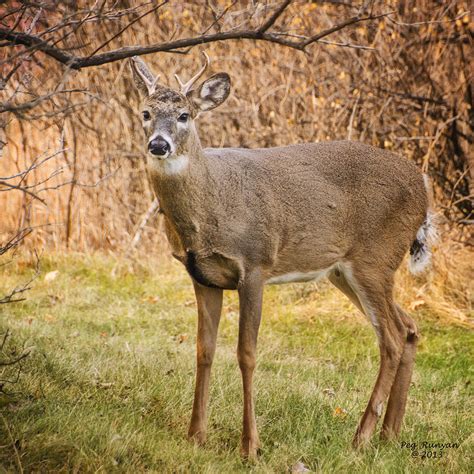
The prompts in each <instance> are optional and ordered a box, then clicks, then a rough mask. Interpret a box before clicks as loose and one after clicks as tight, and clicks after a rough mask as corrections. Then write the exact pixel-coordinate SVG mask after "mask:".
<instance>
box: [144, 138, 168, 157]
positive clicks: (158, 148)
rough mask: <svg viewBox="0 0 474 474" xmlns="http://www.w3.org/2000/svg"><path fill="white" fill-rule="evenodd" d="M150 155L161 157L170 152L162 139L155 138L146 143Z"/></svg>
mask: <svg viewBox="0 0 474 474" xmlns="http://www.w3.org/2000/svg"><path fill="white" fill-rule="evenodd" d="M148 150H149V151H150V153H151V154H152V155H156V156H163V155H166V153H168V152H169V151H170V150H171V147H170V144H169V143H168V142H167V141H166V140H165V139H164V138H163V137H156V138H154V139H153V140H151V141H150V143H148Z"/></svg>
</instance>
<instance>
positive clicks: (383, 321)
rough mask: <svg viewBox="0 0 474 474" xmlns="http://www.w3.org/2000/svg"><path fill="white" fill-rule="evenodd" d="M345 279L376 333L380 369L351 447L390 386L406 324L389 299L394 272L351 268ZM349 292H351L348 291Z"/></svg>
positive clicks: (372, 421)
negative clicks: (351, 270)
mask: <svg viewBox="0 0 474 474" xmlns="http://www.w3.org/2000/svg"><path fill="white" fill-rule="evenodd" d="M345 280H346V283H347V284H348V286H349V287H350V289H351V290H352V292H353V293H355V294H356V295H357V299H358V300H359V302H360V306H362V309H363V312H364V313H365V314H366V315H367V316H368V317H369V319H370V321H371V322H372V325H373V326H374V328H375V331H376V333H377V337H378V342H379V348H380V368H379V373H378V376H377V380H376V382H375V386H374V389H373V391H372V395H371V397H370V400H369V403H368V405H367V408H366V409H365V412H364V414H363V416H362V418H361V420H360V422H359V426H358V428H357V431H356V434H355V436H354V440H353V444H354V446H356V447H357V446H360V445H362V444H365V443H366V442H368V441H369V440H370V438H371V436H372V434H373V432H374V430H375V427H376V425H377V421H378V419H379V418H380V417H381V415H382V412H383V407H384V403H385V401H386V400H387V398H388V396H389V394H390V390H391V388H392V385H393V382H394V380H395V376H396V373H397V369H398V366H399V363H400V360H401V357H402V353H403V348H404V343H405V340H406V332H407V330H406V327H405V325H404V324H403V323H402V320H401V317H400V315H399V313H398V311H397V310H396V307H395V306H394V304H393V302H392V288H393V271H391V270H389V269H385V270H381V269H380V268H377V267H371V268H369V267H366V268H364V269H358V268H354V269H353V272H349V271H348V272H346V275H345ZM349 293H350V292H349Z"/></svg>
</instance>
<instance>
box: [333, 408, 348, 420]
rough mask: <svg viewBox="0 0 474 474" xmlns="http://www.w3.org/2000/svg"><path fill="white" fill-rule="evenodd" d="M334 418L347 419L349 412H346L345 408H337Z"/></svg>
mask: <svg viewBox="0 0 474 474" xmlns="http://www.w3.org/2000/svg"><path fill="white" fill-rule="evenodd" d="M332 416H334V417H335V418H345V417H346V416H347V410H344V408H341V407H336V409H335V410H334V413H333V414H332Z"/></svg>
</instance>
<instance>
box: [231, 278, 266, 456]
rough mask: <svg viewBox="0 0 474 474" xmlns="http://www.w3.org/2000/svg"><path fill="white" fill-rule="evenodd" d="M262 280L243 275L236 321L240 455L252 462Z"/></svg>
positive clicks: (255, 445)
mask: <svg viewBox="0 0 474 474" xmlns="http://www.w3.org/2000/svg"><path fill="white" fill-rule="evenodd" d="M262 297H263V281H262V279H261V276H260V275H259V273H258V272H254V274H250V275H247V276H246V278H245V281H244V282H243V284H242V285H241V286H240V288H239V301H240V318H239V342H238V347H237V359H238V361H239V366H240V371H241V373H242V385H243V391H244V416H243V429H242V446H241V454H242V456H244V457H245V458H249V459H255V458H256V457H257V454H258V450H259V448H260V440H259V436H258V431H257V423H256V420H255V407H254V400H253V393H252V392H253V373H254V370H255V365H256V349H257V336H258V329H259V326H260V319H261V313H262Z"/></svg>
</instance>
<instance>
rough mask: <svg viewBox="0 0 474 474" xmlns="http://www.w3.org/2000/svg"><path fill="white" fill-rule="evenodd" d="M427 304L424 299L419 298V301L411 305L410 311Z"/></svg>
mask: <svg viewBox="0 0 474 474" xmlns="http://www.w3.org/2000/svg"><path fill="white" fill-rule="evenodd" d="M425 304H426V301H425V300H424V299H423V298H418V299H417V300H414V301H412V302H411V303H410V306H409V309H410V310H411V311H415V310H416V309H417V308H419V307H420V306H424V305H425Z"/></svg>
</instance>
